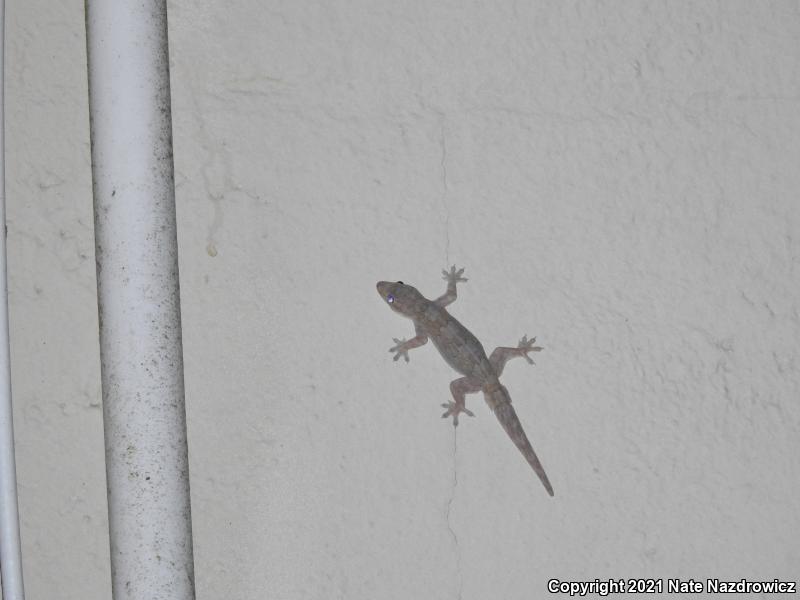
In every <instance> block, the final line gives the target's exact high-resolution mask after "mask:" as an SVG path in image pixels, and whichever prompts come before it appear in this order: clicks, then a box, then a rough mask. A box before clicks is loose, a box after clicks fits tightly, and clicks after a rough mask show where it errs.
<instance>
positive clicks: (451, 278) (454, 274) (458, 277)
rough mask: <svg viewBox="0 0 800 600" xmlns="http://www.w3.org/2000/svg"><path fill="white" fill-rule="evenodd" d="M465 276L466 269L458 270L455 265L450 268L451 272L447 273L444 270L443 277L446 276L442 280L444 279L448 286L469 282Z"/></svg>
mask: <svg viewBox="0 0 800 600" xmlns="http://www.w3.org/2000/svg"><path fill="white" fill-rule="evenodd" d="M463 274H464V269H458V270H456V266H455V265H453V266H452V267H450V272H447V271H445V270H444V269H442V275H444V277H442V279H444V280H445V281H446V282H447V283H448V284H450V283H452V284H456V283H459V282H461V281H468V280H467V278H466V277H462V275H463Z"/></svg>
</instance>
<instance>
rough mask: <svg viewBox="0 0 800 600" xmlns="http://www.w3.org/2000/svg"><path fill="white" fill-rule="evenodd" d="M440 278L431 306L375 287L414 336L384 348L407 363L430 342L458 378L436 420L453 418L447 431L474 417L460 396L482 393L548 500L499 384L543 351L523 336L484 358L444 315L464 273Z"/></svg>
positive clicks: (398, 288)
mask: <svg viewBox="0 0 800 600" xmlns="http://www.w3.org/2000/svg"><path fill="white" fill-rule="evenodd" d="M442 274H443V275H444V277H443V279H444V280H445V281H447V291H445V293H444V294H442V295H441V296H439V297H438V298H436V300H428V299H427V298H425V297H424V296H423V295H422V294H420V293H419V291H417V289H416V288H415V287H413V286H410V285H408V284H405V283H403V282H402V281H397V282H389V281H379V282H378V284H377V289H378V294H380V296H381V298H383V300H384V301H385V302H386V303H387V304H388V305H389V307H390V308H391V309H392V310H393V311H394V312H396V313H398V314H400V315H402V316H404V317H406V318H408V319H411V320H412V322H413V323H414V332H415V334H416V335H415V336H414V337H413V338H411V339H410V340H406V339H405V338H404V339H402V340H400V339H397V338H393V339H394V342H395V346H393V347H392V348H390V349H389V352H394V353H395V354H394V360H395V361H397V360H398V359H400V358H401V357H402V358H403V359H404V360H405V361H406V362H408V360H409V359H408V351H409V350H411V349H413V348H418V347H420V346H423V345H425V344H426V343H427V342H428V340H431V341H432V342H433V345H434V346H435V348H436V349H437V350H438V351H439V354H441V356H442V358H443V359H444V360H445V362H446V363H447V364H448V365H450V366H451V367H452V368H453V369H455V370H456V371H457V372H458V373H460V374H461V375H462V376H463V377H460V378H458V379H455V380H453V381H451V382H450V392H451V393H452V394H453V399H454V402H447V403H446V404H442V406H443V407H444V408H446V409H447V411H445V413H444V414H443V415H442V418H445V419H446V418H447V417H453V426H454V427H457V426H458V415H459V414H461V413H464V414H466V415H468V416H470V417H474V416H475V415H474V413H473V412H472V411H470V410H468V409H467V407H466V401H465V396H466V395H467V394H475V393H477V392H483V397H484V399H485V400H486V404H488V405H489V408H490V409H491V410H492V412H493V413H494V414H495V416H496V417H497V420H498V421H500V425H502V426H503V429H504V430H505V432H506V433H507V434H508V437H510V438H511V441H513V442H514V444H515V445H516V446H517V448H519V451H520V452H522V455H523V456H524V457H525V460H527V461H528V464H530V466H531V467H533V470H534V471H535V472H536V474H537V475H538V476H539V479H540V480H541V482H542V484H543V485H544V488H545V489H546V490H547V493H548V494H550V496H552V495H553V486H551V485H550V481H549V480H548V479H547V474H546V473H545V472H544V467H542V463H541V462H539V458H538V457H537V456H536V453H535V452H534V451H533V448H532V447H531V443H530V442H529V441H528V436H527V435H525V430H524V429H523V428H522V424H521V423H520V421H519V418H518V417H517V413H516V411H515V410H514V407H513V406H511V396H509V394H508V390H507V389H506V388H505V386H504V385H503V384H501V383H500V379H499V378H500V375H501V374H502V373H503V368H504V367H505V365H506V363H507V362H508V361H509V360H511V359H512V358H515V357H517V356H521V357H524V358H525V360H526V361H528V363H530V364H534V362H533V359H531V357H530V356H528V354H529V353H530V352H541V351H542V350H543V348H541V347H540V346H534V344H535V343H536V338H535V337H534V338H531V339H530V340H529V339H528V336H527V334H526V335H525V336H523V337H522V339H521V340H520V341H519V344H518V345H517V347H516V348H505V347H499V348H495V350H494V351H493V352H492V354H491V356H489V357H488V358H487V356H486V351H485V350H484V349H483V346H482V345H481V343H480V342H479V341H478V338H476V337H475V336H474V335H473V334H472V332H470V331H469V329H467V328H466V327H464V326H463V325H462V324H461V323H459V322H458V321H457V320H456V318H455V317H453V315H451V314H450V313H448V312H447V310H446V307H447V306H449V305H450V304H452V303H453V302H454V301H455V300H456V297H457V295H458V294H457V292H456V284H458V283H460V282H465V281H467V279H466V278H465V277H462V275H463V274H464V269H458V270H456V267H455V265H453V266H452V267H451V268H450V271H446V270H443V271H442Z"/></svg>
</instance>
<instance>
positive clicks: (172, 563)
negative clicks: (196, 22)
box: [86, 0, 194, 600]
mask: <svg viewBox="0 0 800 600" xmlns="http://www.w3.org/2000/svg"><path fill="white" fill-rule="evenodd" d="M86 25H87V40H88V41H87V50H88V64H89V94H90V102H89V109H90V117H91V124H92V129H91V135H92V170H93V177H94V213H95V254H96V260H97V284H98V307H99V315H100V359H101V370H102V379H103V417H104V425H105V443H106V476H107V480H108V510H109V533H110V539H111V582H112V589H113V596H114V598H118V599H123V598H135V599H141V600H150V599H160V598H164V599H170V600H190V599H193V598H194V573H193V562H192V530H191V511H190V507H189V465H188V458H187V448H186V415H185V411H184V387H183V356H182V351H181V320H180V295H179V291H178V247H177V239H176V231H175V195H174V184H173V165H172V131H171V122H170V96H169V63H168V59H167V15H166V3H165V2H163V1H161V0H152V1H147V2H140V1H138V0H136V1H123V2H105V1H102V0H98V1H95V0H89V1H88V2H87V4H86Z"/></svg>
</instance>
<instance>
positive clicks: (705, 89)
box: [6, 0, 800, 600]
mask: <svg viewBox="0 0 800 600" xmlns="http://www.w3.org/2000/svg"><path fill="white" fill-rule="evenodd" d="M169 9H170V44H171V48H170V49H171V56H172V82H173V90H172V93H173V119H174V132H175V166H176V183H177V198H178V223H179V231H178V234H179V242H180V251H181V257H180V260H181V265H180V266H181V291H182V304H183V325H184V349H185V350H184V352H185V363H186V394H187V398H186V404H187V412H188V429H189V443H190V461H191V469H192V471H191V483H192V503H193V506H192V507H193V517H194V542H195V563H196V579H197V592H198V598H228V599H231V600H249V599H253V598H281V599H311V598H319V599H322V598H325V599H330V598H347V599H368V598H381V599H392V598H398V599H399V598H463V599H465V600H466V599H484V598H504V599H509V600H513V599H520V600H522V599H530V598H545V597H547V594H546V591H545V585H546V582H547V580H548V579H550V578H560V579H565V580H569V579H580V580H591V579H594V578H596V577H598V578H607V577H616V578H619V577H625V578H628V577H659V578H668V577H669V578H675V577H683V578H689V577H694V578H699V579H703V580H704V579H705V578H711V577H719V578H724V579H739V578H742V577H749V578H759V579H766V580H771V579H773V578H775V577H777V578H782V579H785V580H792V581H795V580H798V579H800V570H798V569H799V568H798V565H800V543H798V533H800V463H799V462H798V452H799V451H800V364H798V360H799V359H798V341H797V340H798V338H800V312H799V307H798V289H800V278H799V277H798V274H799V273H798V262H799V261H800V204H799V203H798V202H799V201H798V190H799V189H800V169H798V168H797V165H798V164H799V163H800V110H798V109H799V108H800V89H798V87H799V85H800V84H799V83H798V82H799V81H800V79H798V76H799V75H800V60H799V59H800V9H798V4H797V3H796V2H788V1H787V2H769V3H767V2H764V3H753V2H745V1H741V2H714V3H712V2H678V1H669V2H641V3H639V2H636V3H634V2H625V1H622V0H620V1H617V2H606V3H588V2H555V1H553V2H536V3H527V2H500V3H493V4H490V3H463V2H447V3H445V2H422V1H418V2H400V3H398V2H378V3H375V2H357V3H344V2H334V3H325V2H321V3H316V2H313V3H312V2H306V1H300V2H246V3H233V4H230V3H211V4H209V3H192V2H184V1H182V0H178V1H175V2H171V3H170V5H169ZM7 12H8V36H7V37H8V39H7V44H8V46H7V61H8V63H7V77H8V80H7V82H6V92H7V104H8V108H7V117H6V118H7V129H8V134H7V135H8V139H7V144H8V146H7V161H8V162H7V172H8V247H9V268H10V281H9V284H10V294H11V296H10V302H11V329H12V360H13V385H14V401H15V416H16V435H17V452H18V455H17V461H18V477H19V484H20V503H21V513H22V541H23V550H24V553H25V556H24V565H25V575H26V586H27V591H28V596H29V598H32V599H37V598H61V599H66V600H72V599H75V600H78V599H80V600H94V599H98V600H99V599H101V598H108V597H109V595H110V578H109V566H108V541H107V523H106V516H105V511H106V506H105V487H104V485H105V483H104V482H105V476H104V467H103V441H102V435H103V434H102V417H101V410H100V383H99V381H100V380H99V359H98V343H97V317H96V300H95V280H94V277H95V271H94V260H93V257H94V253H93V247H94V246H93V244H94V242H93V237H92V204H91V202H92V200H91V181H90V164H89V146H88V139H89V138H88V111H87V99H86V73H85V41H84V40H85V38H84V25H83V4H82V2H79V1H77V0H59V1H57V2H52V1H45V0H32V1H30V2H25V3H22V2H10V3H8V5H7ZM453 263H455V264H457V265H459V266H464V267H466V269H467V272H466V275H467V277H469V279H470V280H469V282H468V283H466V284H465V285H463V287H461V289H460V296H459V299H458V301H457V302H456V304H454V305H453V306H452V313H453V314H454V315H455V316H456V317H457V318H459V319H460V320H461V321H462V322H463V323H465V324H466V325H467V326H468V327H470V328H471V329H472V331H473V332H474V333H475V334H476V335H477V336H478V337H479V338H480V339H481V340H482V341H483V343H484V345H485V346H486V347H487V350H491V349H492V348H494V347H495V346H497V345H514V344H516V341H517V340H518V339H519V338H520V337H521V336H522V334H524V333H527V334H530V335H537V336H538V340H539V342H540V343H541V344H542V345H543V346H545V351H544V352H543V353H542V354H540V355H539V356H538V357H537V366H536V367H529V366H528V365H527V364H525V363H524V362H523V361H515V362H512V363H510V364H509V366H508V368H507V370H506V373H505V374H504V376H503V381H504V383H505V385H506V386H507V387H508V389H509V391H510V392H511V395H512V397H513V398H514V400H515V406H516V408H517V411H518V413H519V415H520V418H521V419H522V421H523V423H524V425H525V426H526V429H527V431H528V433H529V435H530V437H531V439H532V440H533V444H534V447H535V448H536V450H537V452H538V453H539V456H540V457H541V459H542V461H543V463H544V464H545V467H546V469H547V471H548V474H549V475H550V479H551V481H552V482H553V486H554V488H555V490H556V496H555V498H552V499H551V498H549V497H548V496H547V495H546V494H545V492H544V490H543V488H542V487H541V484H540V483H539V481H538V480H537V479H536V477H535V476H534V474H533V473H532V472H531V470H530V469H529V467H528V466H527V465H526V464H525V462H524V461H523V460H522V458H521V457H520V456H519V455H518V453H517V450H516V449H515V448H514V447H513V445H512V444H511V443H510V442H509V441H508V440H507V439H505V434H504V433H503V432H502V430H501V429H500V427H499V425H498V424H497V422H496V421H495V419H494V417H493V416H492V415H491V414H490V413H489V411H488V409H487V408H486V406H485V404H484V403H483V400H482V398H481V397H480V395H477V396H472V397H468V406H470V407H471V408H472V409H473V410H474V411H475V412H476V415H477V417H476V418H475V419H465V420H463V424H462V426H460V427H459V428H458V433H457V439H456V438H454V432H453V428H452V427H451V426H450V425H449V424H448V423H447V422H446V421H443V420H442V419H440V418H439V415H440V414H441V412H442V409H441V408H440V407H439V405H440V404H441V403H442V402H445V401H447V400H448V399H449V389H448V383H449V381H450V380H451V379H453V378H454V377H455V374H454V373H453V372H452V371H451V370H450V369H449V368H448V367H447V366H446V365H445V364H444V362H443V361H442V360H441V358H440V357H439V356H438V354H437V353H436V351H435V350H434V349H433V347H432V346H430V345H429V346H426V347H425V348H422V349H419V350H416V351H412V353H411V362H410V364H408V365H406V364H403V363H400V364H398V363H394V362H392V360H391V355H390V354H389V353H388V352H387V349H388V348H389V347H390V346H391V345H392V337H403V336H405V337H410V335H411V332H412V328H411V324H410V323H409V322H405V321H403V320H402V319H400V318H398V317H397V316H396V315H394V314H392V313H391V312H390V311H389V310H388V309H387V308H386V306H384V305H383V304H382V302H381V300H380V299H379V298H378V296H377V294H376V292H375V288H374V284H375V282H376V281H378V280H379V279H402V280H403V281H405V282H407V283H412V284H414V285H416V286H417V287H418V288H419V289H420V290H421V291H422V292H423V293H425V294H426V295H428V296H436V295H438V294H439V293H441V291H442V290H443V285H444V282H443V281H441V279H440V270H441V268H442V267H443V266H444V265H445V264H453ZM709 597H711V596H709ZM724 597H727V596H724Z"/></svg>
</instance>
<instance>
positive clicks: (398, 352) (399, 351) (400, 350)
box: [389, 338, 408, 362]
mask: <svg viewBox="0 0 800 600" xmlns="http://www.w3.org/2000/svg"><path fill="white" fill-rule="evenodd" d="M392 340H393V341H394V343H395V344H396V345H395V346H392V347H391V348H389V352H394V353H395V355H394V360H397V359H399V358H400V357H401V356H402V357H403V358H405V359H406V362H408V346H407V344H406V341H407V340H406V339H405V338H403V339H402V340H398V339H397V338H392Z"/></svg>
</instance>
